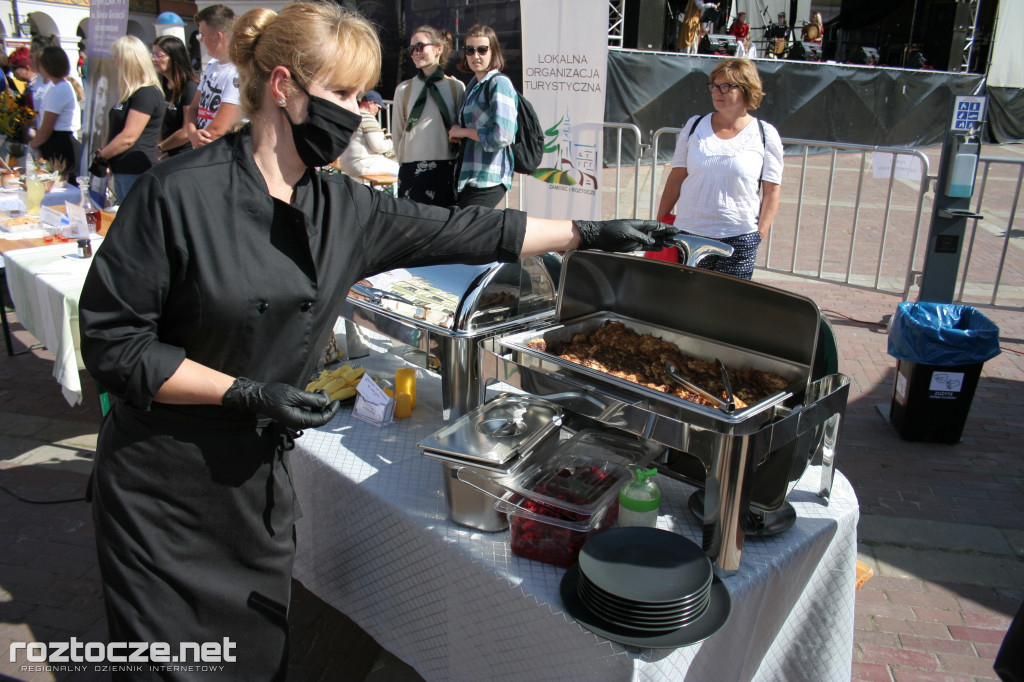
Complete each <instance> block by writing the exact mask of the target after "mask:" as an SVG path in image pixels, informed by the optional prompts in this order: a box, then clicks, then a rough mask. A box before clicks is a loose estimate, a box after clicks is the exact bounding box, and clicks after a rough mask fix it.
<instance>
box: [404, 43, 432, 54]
mask: <svg viewBox="0 0 1024 682" xmlns="http://www.w3.org/2000/svg"><path fill="white" fill-rule="evenodd" d="M427 45H430V46H431V47H435V46H436V45H435V43H416V44H415V45H410V46H409V52H412V53H413V54H416V53H417V52H423V48H425V47H426V46H427Z"/></svg>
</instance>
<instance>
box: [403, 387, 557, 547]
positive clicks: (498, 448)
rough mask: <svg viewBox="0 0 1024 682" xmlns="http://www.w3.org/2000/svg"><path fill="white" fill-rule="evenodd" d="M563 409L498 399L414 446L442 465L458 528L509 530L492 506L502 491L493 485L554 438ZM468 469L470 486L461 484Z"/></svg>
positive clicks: (506, 397)
mask: <svg viewBox="0 0 1024 682" xmlns="http://www.w3.org/2000/svg"><path fill="white" fill-rule="evenodd" d="M561 424H562V408H561V407H559V406H558V405H556V404H554V403H551V402H548V401H546V400H539V399H537V398H533V397H530V396H522V395H507V394H503V395H499V396H498V397H496V398H494V399H493V400H491V401H489V402H488V403H486V404H484V405H481V406H479V407H476V408H474V409H472V410H470V411H469V412H467V413H466V414H464V415H462V416H461V417H459V418H458V419H456V420H454V421H452V423H451V424H449V425H447V426H445V427H444V428H442V429H440V430H439V431H437V432H436V433H434V434H432V435H431V436H430V437H428V438H426V439H424V440H423V441H421V442H420V443H419V447H420V449H422V450H423V454H424V455H426V456H427V457H432V458H434V459H438V460H441V465H442V466H441V468H442V471H443V472H444V496H445V502H446V503H447V505H448V516H449V517H450V518H451V520H452V521H454V522H455V523H457V524H459V525H461V526H468V527H469V528H474V529H476V530H482V531H486V532H494V531H499V530H505V529H506V528H508V519H507V518H506V516H505V514H503V513H502V512H500V511H498V510H497V509H495V507H494V499H495V497H500V496H501V494H502V493H503V492H504V488H502V487H501V486H499V485H496V484H495V483H493V481H494V480H496V479H499V478H503V477H505V476H508V475H510V474H512V473H514V472H515V471H517V470H518V469H519V468H521V467H523V466H524V464H525V462H526V461H528V459H529V458H530V456H531V455H532V454H533V452H534V450H535V449H536V448H538V447H539V446H540V445H541V444H543V443H544V442H545V441H546V440H548V439H549V438H551V437H552V436H553V435H556V434H557V433H558V429H559V427H560V426H561ZM463 469H469V470H470V471H471V472H472V473H473V474H475V477H474V478H473V479H472V481H473V482H471V483H467V482H465V481H464V480H463V478H464V476H463V474H462V471H463Z"/></svg>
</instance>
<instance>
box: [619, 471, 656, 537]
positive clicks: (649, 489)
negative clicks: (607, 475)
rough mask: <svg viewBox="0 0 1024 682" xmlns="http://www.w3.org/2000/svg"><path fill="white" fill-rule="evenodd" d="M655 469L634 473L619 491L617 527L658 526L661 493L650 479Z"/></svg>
mask: <svg viewBox="0 0 1024 682" xmlns="http://www.w3.org/2000/svg"><path fill="white" fill-rule="evenodd" d="M657 473H658V470H657V469H647V470H645V471H641V470H639V469H637V470H636V471H634V474H633V476H634V478H633V480H632V481H630V482H629V483H627V484H626V485H624V486H623V487H622V490H620V491H619V527H620V528H624V527H626V526H646V527H648V528H654V527H656V526H657V525H658V508H659V507H661V491H660V490H659V489H658V484H657V483H655V482H654V481H652V480H651V478H652V477H653V476H654V475H655V474H657Z"/></svg>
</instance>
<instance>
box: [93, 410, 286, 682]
mask: <svg viewBox="0 0 1024 682" xmlns="http://www.w3.org/2000/svg"><path fill="white" fill-rule="evenodd" d="M288 435H289V434H287V433H285V432H284V431H283V430H282V429H280V428H278V427H276V425H270V426H267V427H265V428H262V429H261V428H258V425H257V423H256V422H255V421H254V420H252V419H251V418H250V419H247V420H239V419H238V417H237V413H231V412H230V411H228V410H225V409H224V408H220V407H209V408H204V407H199V406H189V407H187V408H181V409H174V408H172V407H167V406H160V405H156V404H154V406H153V409H152V411H150V412H143V411H140V410H137V409H134V408H131V407H129V406H127V405H125V403H123V402H121V401H118V402H117V403H115V404H114V406H113V409H112V410H111V412H110V414H109V415H108V416H107V418H106V419H105V420H104V422H103V425H102V427H101V429H100V437H99V442H98V446H97V452H96V465H95V470H94V474H93V487H92V492H93V520H94V522H95V526H96V548H97V552H98V555H99V564H100V573H101V575H102V577H103V594H104V599H105V602H106V613H107V623H108V628H109V631H110V641H111V642H167V643H169V645H170V653H171V656H177V655H178V654H179V651H181V650H182V649H181V648H180V647H179V643H180V642H198V643H199V644H200V646H202V644H203V643H204V642H216V643H219V644H220V645H221V652H222V655H225V658H224V661H223V662H221V663H212V664H211V663H203V662H201V661H200V662H193V661H192V660H191V659H189V660H188V661H185V660H184V659H182V660H179V661H178V662H177V663H168V664H154V663H150V664H149V665H148V666H143V668H144V672H143V673H138V672H131V673H123V674H122V675H123V677H120V678H119V675H118V674H116V673H115V674H114V679H131V680H139V679H172V680H198V679H210V680H218V681H220V680H225V679H235V680H277V679H284V677H285V673H286V672H287V666H288V618H287V614H288V602H289V599H290V596H291V595H290V591H291V572H292V564H293V561H294V558H295V527H294V524H295V517H296V514H295V501H294V492H293V490H292V486H291V478H290V474H289V472H288V470H287V459H286V458H287V449H290V446H291V442H290V439H289V437H288ZM282 444H284V445H283V446H282ZM185 649H186V650H187V647H186V648H185ZM188 655H189V656H192V654H191V653H190V650H189V654H188ZM227 656H231V657H234V659H235V660H234V661H230V660H228V659H227ZM190 665H193V666H195V667H193V669H191V670H189V669H187V668H188V666H190ZM204 666H205V667H207V668H209V670H206V671H204V670H201V669H200V668H202V667H204ZM219 666H223V668H220V667H219Z"/></svg>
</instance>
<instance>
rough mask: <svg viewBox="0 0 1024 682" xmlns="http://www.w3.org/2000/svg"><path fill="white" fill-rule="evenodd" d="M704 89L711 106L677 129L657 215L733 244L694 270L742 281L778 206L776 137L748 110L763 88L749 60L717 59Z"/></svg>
mask: <svg viewBox="0 0 1024 682" xmlns="http://www.w3.org/2000/svg"><path fill="white" fill-rule="evenodd" d="M708 90H709V91H710V92H711V102H712V105H713V106H714V109H715V110H714V112H713V113H711V114H710V115H708V114H704V115H703V116H694V117H692V118H691V119H690V120H689V121H687V122H686V125H685V126H683V129H682V131H681V132H680V133H679V140H678V142H676V152H675V155H674V156H673V157H672V170H671V172H670V173H669V175H668V179H667V180H666V181H665V189H664V191H663V192H662V194H661V202H660V203H659V204H658V215H659V216H664V217H663V218H662V221H663V222H668V223H670V224H674V225H675V227H677V228H679V229H681V230H684V231H686V232H689V233H692V234H695V235H699V236H701V237H708V238H711V239H717V240H718V241H722V242H725V243H726V244H729V245H731V246H732V247H733V249H734V252H733V255H732V256H730V257H728V258H725V257H722V256H709V257H708V258H705V259H704V260H702V261H701V262H700V265H699V266H698V267H700V268H703V269H705V270H714V271H716V272H721V273H724V274H726V275H732V276H734V277H741V278H743V279H750V278H751V276H752V275H753V272H754V261H755V259H756V258H757V247H758V245H759V244H760V243H761V241H762V240H763V239H764V238H765V237H767V236H768V230H769V229H770V228H771V226H772V221H773V220H775V213H776V212H777V211H778V208H779V194H780V191H781V183H782V166H783V162H782V140H781V138H780V137H779V133H778V131H777V130H776V129H775V127H774V126H772V125H771V124H770V123H765V122H764V121H761V120H759V119H756V118H754V117H753V116H751V115H750V111H751V110H753V109H757V108H758V106H760V104H761V99H762V97H763V96H764V91H763V90H762V87H761V77H760V75H759V74H758V72H757V67H755V66H754V63H753V62H751V61H750V60H749V59H725V60H723V61H720V62H719V63H718V64H717V65H716V66H715V68H714V69H712V71H711V82H710V83H709V84H708ZM673 221H674V222H673ZM675 254H676V251H675V249H672V250H671V251H669V252H667V253H665V254H651V255H653V256H654V257H661V258H665V257H669V258H671V256H673V255H675Z"/></svg>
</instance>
